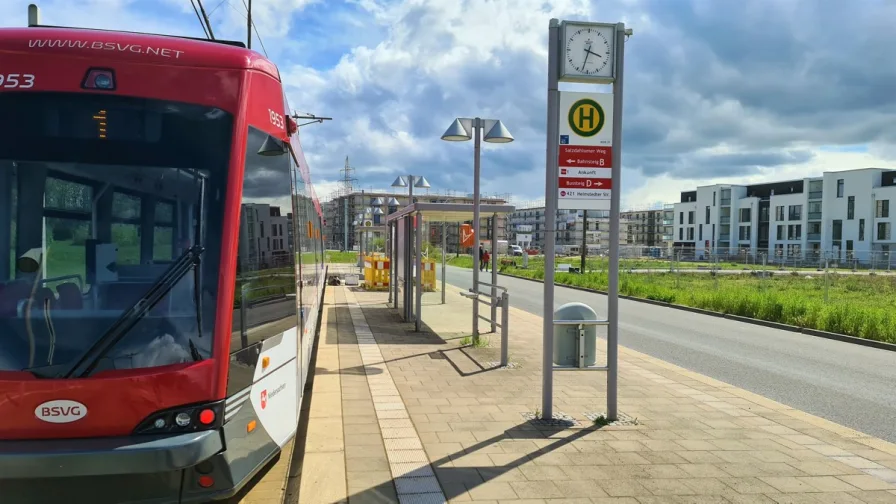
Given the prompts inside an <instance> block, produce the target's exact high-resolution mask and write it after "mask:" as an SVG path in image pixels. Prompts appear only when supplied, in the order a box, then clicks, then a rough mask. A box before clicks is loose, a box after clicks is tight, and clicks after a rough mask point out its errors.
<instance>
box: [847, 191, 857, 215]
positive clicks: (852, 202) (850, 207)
mask: <svg viewBox="0 0 896 504" xmlns="http://www.w3.org/2000/svg"><path fill="white" fill-rule="evenodd" d="M855 218H856V197H855V196H848V197H847V198H846V220H853V219H855Z"/></svg>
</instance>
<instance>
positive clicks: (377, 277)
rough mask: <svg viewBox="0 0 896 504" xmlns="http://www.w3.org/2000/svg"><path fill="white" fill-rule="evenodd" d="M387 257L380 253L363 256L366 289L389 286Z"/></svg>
mask: <svg viewBox="0 0 896 504" xmlns="http://www.w3.org/2000/svg"><path fill="white" fill-rule="evenodd" d="M389 267H390V266H389V259H387V258H386V257H385V256H384V255H382V254H374V255H372V256H367V257H365V258H364V287H365V288H367V289H368V290H386V289H388V288H389Z"/></svg>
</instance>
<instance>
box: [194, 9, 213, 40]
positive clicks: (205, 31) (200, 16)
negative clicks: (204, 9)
mask: <svg viewBox="0 0 896 504" xmlns="http://www.w3.org/2000/svg"><path fill="white" fill-rule="evenodd" d="M190 5H192V6H193V12H195V13H196V19H198V20H199V26H201V27H202V33H204V34H205V38H207V39H210V38H211V37H210V36H209V35H208V30H206V29H205V22H204V21H203V20H202V15H201V14H199V9H197V8H196V2H194V1H193V0H190Z"/></svg>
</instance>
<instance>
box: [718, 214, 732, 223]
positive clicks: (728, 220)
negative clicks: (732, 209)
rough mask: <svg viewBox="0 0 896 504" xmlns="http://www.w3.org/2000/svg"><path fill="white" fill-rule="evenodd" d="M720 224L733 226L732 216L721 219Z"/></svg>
mask: <svg viewBox="0 0 896 504" xmlns="http://www.w3.org/2000/svg"><path fill="white" fill-rule="evenodd" d="M719 223H720V224H731V216H730V215H723V216H721V217H719Z"/></svg>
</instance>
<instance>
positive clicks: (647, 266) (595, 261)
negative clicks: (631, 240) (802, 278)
mask: <svg viewBox="0 0 896 504" xmlns="http://www.w3.org/2000/svg"><path fill="white" fill-rule="evenodd" d="M501 258H502V259H503V258H508V259H513V260H514V261H515V262H516V264H517V265H522V264H523V258H522V257H513V258H511V257H509V256H501ZM556 263H557V264H571V265H572V266H574V267H579V266H580V265H581V264H582V259H581V257H578V256H576V257H557V259H556ZM448 264H449V265H451V266H458V267H461V268H472V267H473V258H472V257H471V256H469V255H461V256H459V257H455V256H454V255H450V254H449V256H448ZM609 265H610V259H609V258H607V257H588V258H586V260H585V269H586V270H587V271H600V270H606V269H607V268H608V267H609ZM673 265H674V268H675V269H676V270H682V271H684V270H689V269H691V270H695V269H698V268H699V269H712V268H713V267H715V268H716V269H722V270H756V269H767V270H777V269H779V267H778V265H774V264H770V265H766V266H764V267H763V266H762V264H753V263H750V264H744V263H743V262H736V261H728V262H719V263H717V264H715V265H713V263H711V262H709V261H678V262H675V263H674V264H673V263H672V262H671V261H669V259H651V258H636V259H627V258H621V259H620V260H619V268H620V269H637V270H656V271H661V270H665V271H669V269H670V267H672V266H673ZM529 268H530V269H540V268H544V256H529ZM794 269H796V270H797V271H799V270H815V269H816V268H815V267H805V268H793V267H790V266H788V267H787V268H786V270H787V271H791V270H794Z"/></svg>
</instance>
